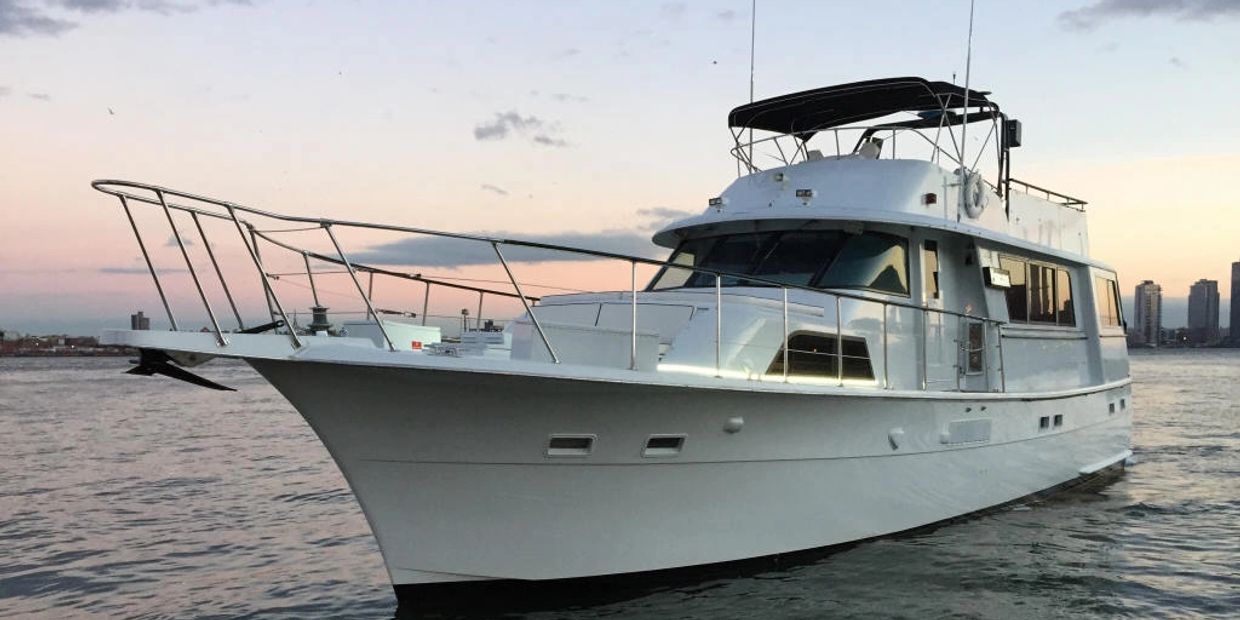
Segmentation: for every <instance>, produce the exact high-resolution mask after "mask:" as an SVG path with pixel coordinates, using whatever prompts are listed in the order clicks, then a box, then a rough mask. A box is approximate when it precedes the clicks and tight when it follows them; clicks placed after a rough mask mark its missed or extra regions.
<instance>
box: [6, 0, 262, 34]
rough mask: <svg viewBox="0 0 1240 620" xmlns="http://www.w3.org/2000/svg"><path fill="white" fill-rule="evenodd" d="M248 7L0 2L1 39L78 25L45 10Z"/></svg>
mask: <svg viewBox="0 0 1240 620" xmlns="http://www.w3.org/2000/svg"><path fill="white" fill-rule="evenodd" d="M222 4H234V5H249V4H250V1H249V0H205V2H204V1H202V0H198V1H192V0H185V1H180V2H178V1H174V0H44V1H43V2H41V3H40V2H35V1H33V0H0V36H5V35H8V36H15V37H24V36H31V35H45V36H56V35H59V34H61V33H63V32H65V31H67V30H72V29H74V28H76V27H77V26H78V23H77V22H75V21H70V20H67V19H60V18H59V17H53V16H51V15H49V14H48V13H47V10H48V9H53V10H60V11H66V12H70V13H77V14H79V15H103V14H108V13H120V12H124V11H145V12H149V13H158V14H160V15H177V14H185V13H193V12H195V11H197V10H199V9H200V8H202V7H203V6H219V5H222Z"/></svg>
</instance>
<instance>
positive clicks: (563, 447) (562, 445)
mask: <svg viewBox="0 0 1240 620" xmlns="http://www.w3.org/2000/svg"><path fill="white" fill-rule="evenodd" d="M594 439H595V435H552V436H551V437H550V439H548V440H547V456H551V457H582V456H589V455H590V451H591V450H593V449H594Z"/></svg>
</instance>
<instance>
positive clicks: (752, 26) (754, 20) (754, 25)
mask: <svg viewBox="0 0 1240 620" xmlns="http://www.w3.org/2000/svg"><path fill="white" fill-rule="evenodd" d="M757 40H758V0H753V3H752V4H751V5H750V8H749V103H753V58H754V44H755V43H756V42H757Z"/></svg>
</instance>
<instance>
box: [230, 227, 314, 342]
mask: <svg viewBox="0 0 1240 620" xmlns="http://www.w3.org/2000/svg"><path fill="white" fill-rule="evenodd" d="M224 208H225V209H228V215H229V217H231V218H232V221H233V225H234V226H236V227H237V234H238V235H241V245H244V246H245V249H246V251H247V252H249V254H250V260H252V261H254V268H255V269H257V270H258V277H259V279H260V280H262V281H263V291H264V292H265V293H266V295H267V307H268V308H271V306H272V305H273V304H274V305H275V310H276V311H277V312H279V313H280V319H281V320H283V321H284V327H285V328H287V329H288V335H289V338H290V339H292V341H293V348H296V349H300V348H301V347H302V342H301V338H298V337H297V330H295V329H293V324H292V323H290V322H289V320H288V315H287V314H285V313H284V305H283V304H281V303H280V298H279V297H276V292H275V291H274V290H272V288H271V282H270V281H269V280H268V279H267V271H266V270H264V269H263V263H262V261H260V260H259V259H258V237H256V236H254V235H255V233H254V227H253V226H250V225H249V224H248V223H247V224H246V226H247V227H248V228H249V229H250V236H251V237H252V238H253V239H254V247H250V242H249V241H247V240H246V238H245V231H244V230H242V229H241V220H239V219H237V211H236V209H235V208H234V207H233V206H232V205H231V204H225V205H224ZM273 318H274V316H273Z"/></svg>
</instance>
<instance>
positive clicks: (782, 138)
mask: <svg viewBox="0 0 1240 620" xmlns="http://www.w3.org/2000/svg"><path fill="white" fill-rule="evenodd" d="M989 96H990V93H989V92H987V91H978V90H969V89H965V88H963V87H960V86H956V85H955V84H950V83H948V82H936V81H930V80H926V79H924V78H919V77H899V78H885V79H879V80H866V81H863V82H852V83H848V84H839V85H836V86H828V87H825V88H817V89H813V90H807V91H802V92H797V93H791V94H787V95H780V96H778V97H772V98H770V99H763V100H761V101H755V102H753V103H749V104H745V105H742V106H739V107H737V108H735V109H733V110H732V111H731V113H729V114H728V126H729V127H730V129H731V131H732V137H733V140H734V141H735V146H734V147H733V148H732V156H733V157H735V158H736V161H737V172H738V174H740V175H745V174H753V173H756V172H761V171H762V170H764V169H765V168H768V167H770V164H766V162H772V163H774V165H775V166H777V167H778V166H791V165H795V164H799V163H803V162H806V161H819V160H824V159H883V158H890V159H896V158H898V157H901V156H902V157H903V158H904V159H927V160H929V161H931V162H933V163H936V164H940V165H945V166H949V167H952V168H955V169H957V170H966V171H969V172H970V173H973V172H975V171H977V172H980V173H981V174H983V175H985V176H986V177H987V178H988V180H987V181H986V184H987V185H989V186H990V187H991V188H992V189H993V190H994V192H995V193H996V194H998V195H999V197H1000V198H1001V199H1003V200H1004V201H1005V203H1006V202H1008V200H1009V194H1010V192H1011V190H1012V189H1016V190H1018V191H1023V192H1029V193H1037V194H1038V195H1040V196H1042V197H1044V198H1045V199H1046V200H1048V201H1050V202H1054V203H1057V204H1059V205H1061V206H1065V207H1070V208H1073V209H1078V210H1079V209H1081V208H1082V207H1083V206H1084V205H1085V202H1084V201H1083V200H1079V199H1077V198H1073V197H1071V196H1067V195H1064V194H1060V193H1058V192H1054V191H1050V190H1046V189H1044V188H1041V187H1037V186H1034V185H1031V184H1029V183H1025V182H1023V181H1019V180H1016V179H1013V178H1012V176H1011V155H1010V153H1011V149H1012V148H1015V147H1018V146H1020V145H1021V124H1020V121H1019V120H1016V119H1012V118H1008V116H1007V115H1006V114H1004V113H1003V112H1001V111H1000V109H999V105H998V104H997V103H995V102H994V101H992V100H991V99H990V98H989ZM977 123H985V124H987V125H988V128H987V132H986V134H985V137H984V139H983V140H982V144H983V145H982V147H981V148H979V149H977V150H976V152H975V153H974V152H969V149H968V148H966V144H965V137H966V135H965V129H964V128H965V126H966V125H970V124H977ZM755 131H762V132H767V133H768V134H773V135H766V136H759V137H756V138H755V136H754V132H755ZM824 134H825V135H829V136H830V138H828V139H822V138H819V139H818V140H816V141H815V142H814V143H813V144H812V145H811V144H810V141H811V140H813V139H814V138H815V137H817V136H819V135H824ZM987 153H989V154H990V155H991V156H992V157H993V159H991V160H987V162H986V163H985V164H984V165H982V166H981V169H979V164H982V163H983V157H984V156H985V155H986V154H987ZM764 164H765V165H764ZM989 179H993V181H992V180H989ZM1008 206H1010V205H1008Z"/></svg>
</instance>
